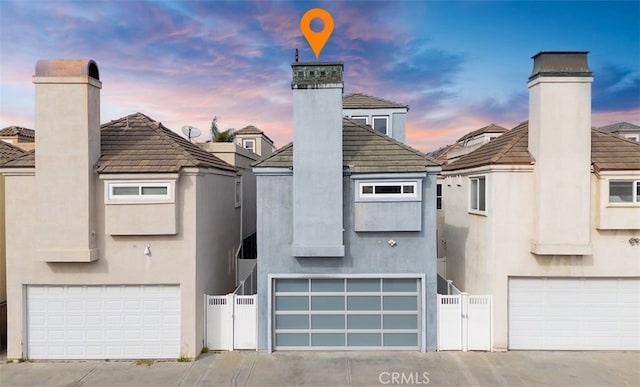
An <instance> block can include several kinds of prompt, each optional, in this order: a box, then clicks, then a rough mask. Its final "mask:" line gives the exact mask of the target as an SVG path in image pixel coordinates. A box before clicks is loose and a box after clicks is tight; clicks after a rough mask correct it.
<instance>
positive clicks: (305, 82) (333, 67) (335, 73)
mask: <svg viewBox="0 0 640 387" xmlns="http://www.w3.org/2000/svg"><path fill="white" fill-rule="evenodd" d="M291 70H292V72H293V81H292V82H291V88H293V89H309V88H323V87H335V86H337V85H339V86H340V87H342V72H343V70H344V64H343V63H342V62H294V63H291Z"/></svg>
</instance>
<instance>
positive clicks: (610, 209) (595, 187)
mask: <svg viewBox="0 0 640 387" xmlns="http://www.w3.org/2000/svg"><path fill="white" fill-rule="evenodd" d="M609 180H632V181H633V180H640V173H638V172H637V171H635V172H634V171H615V172H609V171H605V172H601V173H600V174H597V175H596V174H592V177H591V189H592V192H594V193H595V196H596V197H595V201H596V203H597V204H598V205H597V206H596V213H595V217H596V228H597V229H598V230H602V231H604V230H640V205H639V204H638V203H609Z"/></svg>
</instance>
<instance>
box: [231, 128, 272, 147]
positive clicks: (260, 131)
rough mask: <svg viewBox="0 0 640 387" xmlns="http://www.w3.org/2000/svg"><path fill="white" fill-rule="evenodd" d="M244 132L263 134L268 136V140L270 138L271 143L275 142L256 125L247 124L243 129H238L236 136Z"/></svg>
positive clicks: (265, 136)
mask: <svg viewBox="0 0 640 387" xmlns="http://www.w3.org/2000/svg"><path fill="white" fill-rule="evenodd" d="M243 134H248V135H251V134H253V135H261V136H264V138H266V139H267V140H269V141H270V142H271V143H273V141H272V140H271V139H270V138H269V137H268V136H267V135H266V134H264V132H263V131H262V130H260V129H258V128H256V127H255V126H253V125H247V126H245V127H244V128H242V129H240V130H238V131H237V132H236V136H237V135H243Z"/></svg>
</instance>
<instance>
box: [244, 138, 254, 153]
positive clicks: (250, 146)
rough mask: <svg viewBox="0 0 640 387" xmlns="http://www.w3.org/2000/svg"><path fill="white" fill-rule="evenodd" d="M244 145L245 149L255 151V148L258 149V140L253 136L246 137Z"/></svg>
mask: <svg viewBox="0 0 640 387" xmlns="http://www.w3.org/2000/svg"><path fill="white" fill-rule="evenodd" d="M242 147H243V148H244V149H248V150H250V151H251V152H254V153H255V151H256V150H255V149H256V140H254V139H252V138H245V139H243V140H242Z"/></svg>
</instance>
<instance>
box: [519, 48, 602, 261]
mask: <svg viewBox="0 0 640 387" xmlns="http://www.w3.org/2000/svg"><path fill="white" fill-rule="evenodd" d="M587 53H588V52H586V51H569V52H540V53H538V54H536V55H535V56H533V71H532V73H531V76H530V77H529V83H528V87H529V152H530V153H531V155H532V156H533V157H534V159H535V166H534V180H535V186H534V190H535V191H534V198H535V203H536V204H535V207H534V208H535V211H536V217H535V218H534V227H535V231H534V237H533V241H532V248H531V252H532V253H534V254H537V255H588V254H591V251H592V250H591V187H590V178H591V177H590V176H591V83H592V81H593V77H592V74H591V70H590V69H589V65H588V64H587Z"/></svg>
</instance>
